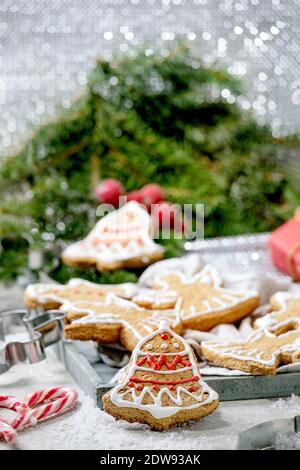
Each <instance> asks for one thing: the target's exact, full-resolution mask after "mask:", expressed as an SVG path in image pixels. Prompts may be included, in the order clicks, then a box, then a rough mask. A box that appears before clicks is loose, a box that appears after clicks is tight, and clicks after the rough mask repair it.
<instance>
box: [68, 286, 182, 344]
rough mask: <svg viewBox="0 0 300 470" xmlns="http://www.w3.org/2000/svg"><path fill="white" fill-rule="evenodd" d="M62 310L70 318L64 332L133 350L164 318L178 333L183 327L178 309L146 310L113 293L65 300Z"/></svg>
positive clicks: (80, 338)
mask: <svg viewBox="0 0 300 470" xmlns="http://www.w3.org/2000/svg"><path fill="white" fill-rule="evenodd" d="M61 310H63V311H64V312H66V314H67V318H68V320H69V321H70V322H71V323H70V324H69V325H67V326H66V327H65V335H66V337H67V338H69V339H73V340H81V341H86V340H93V341H98V342H99V343H104V344H105V343H106V344H107V343H121V344H122V345H123V346H124V347H125V348H126V349H128V350H129V351H132V350H133V349H134V348H135V346H136V344H137V343H138V341H140V339H141V338H143V337H144V336H146V335H148V334H149V333H151V332H152V331H153V330H155V329H157V327H158V325H159V324H160V322H161V321H162V320H166V321H168V322H169V323H170V324H171V327H172V328H173V329H174V330H175V331H176V332H178V333H181V332H182V331H183V328H182V325H181V320H180V315H179V311H178V309H176V308H175V309H172V310H166V309H165V310H152V309H151V310H147V309H145V308H141V307H139V306H138V305H136V304H135V303H133V302H131V301H128V300H124V299H121V298H120V297H117V296H115V295H113V294H111V295H110V296H107V297H106V299H105V300H104V301H103V302H89V301H77V302H65V303H64V304H63V305H62V306H61Z"/></svg>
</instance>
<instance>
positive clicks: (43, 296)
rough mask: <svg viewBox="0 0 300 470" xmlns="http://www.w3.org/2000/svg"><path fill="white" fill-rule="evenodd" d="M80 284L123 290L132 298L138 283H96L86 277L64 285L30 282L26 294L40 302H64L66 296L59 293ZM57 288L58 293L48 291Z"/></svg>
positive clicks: (123, 294)
mask: <svg viewBox="0 0 300 470" xmlns="http://www.w3.org/2000/svg"><path fill="white" fill-rule="evenodd" d="M80 285H83V286H86V287H90V288H91V289H96V290H97V289H101V290H106V289H107V290H108V291H110V290H111V289H112V288H115V289H120V290H122V294H121V295H122V296H124V297H126V298H130V297H132V296H133V295H134V293H135V291H136V285H135V284H133V283H130V282H127V283H124V284H95V283H93V282H90V281H86V280H85V279H79V278H74V279H71V280H70V281H69V282H68V283H67V284H65V285H62V284H58V283H53V284H42V283H37V284H29V285H28V286H27V287H26V290H25V295H26V296H27V297H28V298H30V299H32V300H36V301H37V302H39V304H41V305H42V304H46V303H47V302H49V301H54V302H59V303H61V302H62V303H63V302H65V301H66V299H65V298H63V297H61V296H60V295H59V292H64V291H66V290H68V289H70V288H73V287H79V286H80ZM52 289H57V293H47V291H48V290H52Z"/></svg>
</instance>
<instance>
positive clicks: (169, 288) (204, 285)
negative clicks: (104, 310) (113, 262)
mask: <svg viewBox="0 0 300 470" xmlns="http://www.w3.org/2000/svg"><path fill="white" fill-rule="evenodd" d="M152 287H153V288H154V289H157V290H156V291H155V290H154V289H153V294H152V296H153V297H154V298H155V297H158V299H159V298H161V299H164V297H168V296H169V298H170V299H171V298H174V292H176V293H177V296H178V299H179V300H180V302H181V305H180V315H181V318H182V322H183V325H184V327H185V328H191V329H195V330H202V331H207V330H210V329H211V328H213V327H214V326H216V325H219V324H220V323H234V322H236V321H238V320H241V319H242V318H244V317H246V316H247V315H249V314H250V313H251V312H252V311H253V310H254V309H255V308H256V307H257V306H258V305H259V302H260V299H259V295H258V293H257V292H255V291H250V290H249V291H243V292H242V291H238V290H233V289H227V288H224V287H222V281H221V279H220V277H219V275H218V272H217V270H216V269H214V268H213V267H211V266H209V265H206V266H205V268H204V269H202V271H200V272H199V273H197V274H195V275H194V276H191V277H186V276H185V275H184V274H183V273H182V272H180V271H177V272H168V273H165V274H164V273H162V274H161V275H158V276H157V277H156V278H155V279H154V280H153V281H152ZM170 292H171V293H172V295H169V293H170ZM149 299H150V296H149V295H148V301H147V304H145V303H143V299H142V298H141V296H140V295H137V296H135V297H134V300H135V301H136V302H137V303H138V304H139V305H141V306H144V305H147V306H148V307H151V304H150V301H149ZM178 299H177V301H178ZM173 302H174V301H173ZM168 306H169V307H171V306H172V303H171V302H170V303H169V305H168Z"/></svg>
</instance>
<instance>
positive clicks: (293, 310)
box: [254, 292, 300, 328]
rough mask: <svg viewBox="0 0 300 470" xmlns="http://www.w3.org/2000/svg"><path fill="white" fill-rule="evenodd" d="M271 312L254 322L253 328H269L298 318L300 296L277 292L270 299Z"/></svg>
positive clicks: (299, 313) (299, 315)
mask: <svg viewBox="0 0 300 470" xmlns="http://www.w3.org/2000/svg"><path fill="white" fill-rule="evenodd" d="M270 303H271V309H272V311H271V312H270V313H268V314H266V315H264V316H263V317H261V318H258V319H257V320H255V322H254V327H255V328H269V327H271V326H274V325H276V323H278V322H283V321H285V320H288V319H291V318H294V317H296V318H300V294H298V295H297V294H291V293H289V292H277V293H276V294H274V295H273V297H271V302H270Z"/></svg>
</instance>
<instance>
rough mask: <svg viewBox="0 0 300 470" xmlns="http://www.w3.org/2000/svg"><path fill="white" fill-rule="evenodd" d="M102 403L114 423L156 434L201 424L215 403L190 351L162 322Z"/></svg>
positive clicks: (139, 348)
mask: <svg viewBox="0 0 300 470" xmlns="http://www.w3.org/2000/svg"><path fill="white" fill-rule="evenodd" d="M102 399H103V404H104V409H105V411H106V412H107V413H109V414H111V415H112V416H114V417H115V418H116V419H123V420H126V421H129V422H130V423H134V422H138V423H143V424H148V425H149V426H150V427H151V428H152V429H155V430H159V431H161V430H164V429H167V428H169V427H171V426H174V425H176V424H180V423H184V422H186V421H189V420H191V419H200V418H202V417H204V416H206V415H208V414H210V413H212V412H213V411H214V410H215V409H216V408H217V407H218V404H219V400H218V395H217V393H216V392H215V391H214V390H212V389H211V388H210V387H209V386H208V385H207V384H206V383H205V382H204V381H203V380H202V379H201V377H200V373H199V369H198V366H197V363H196V360H195V357H194V355H193V352H192V350H191V348H190V346H189V345H188V344H187V343H186V342H185V341H184V340H183V338H181V337H180V336H178V335H177V334H175V333H174V332H173V331H172V330H171V329H170V328H169V326H168V324H167V323H166V322H162V323H161V324H160V326H159V328H158V329H157V330H156V331H154V332H153V333H151V334H149V335H148V336H146V337H145V338H143V339H142V340H141V341H140V342H139V343H138V345H137V346H136V348H135V349H134V351H133V353H132V357H131V360H130V363H129V365H128V367H127V369H126V377H125V378H124V379H123V380H122V382H121V383H119V384H118V385H117V386H116V387H114V388H113V389H112V390H110V391H109V392H108V393H106V394H105V395H104V396H103V398H102Z"/></svg>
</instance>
